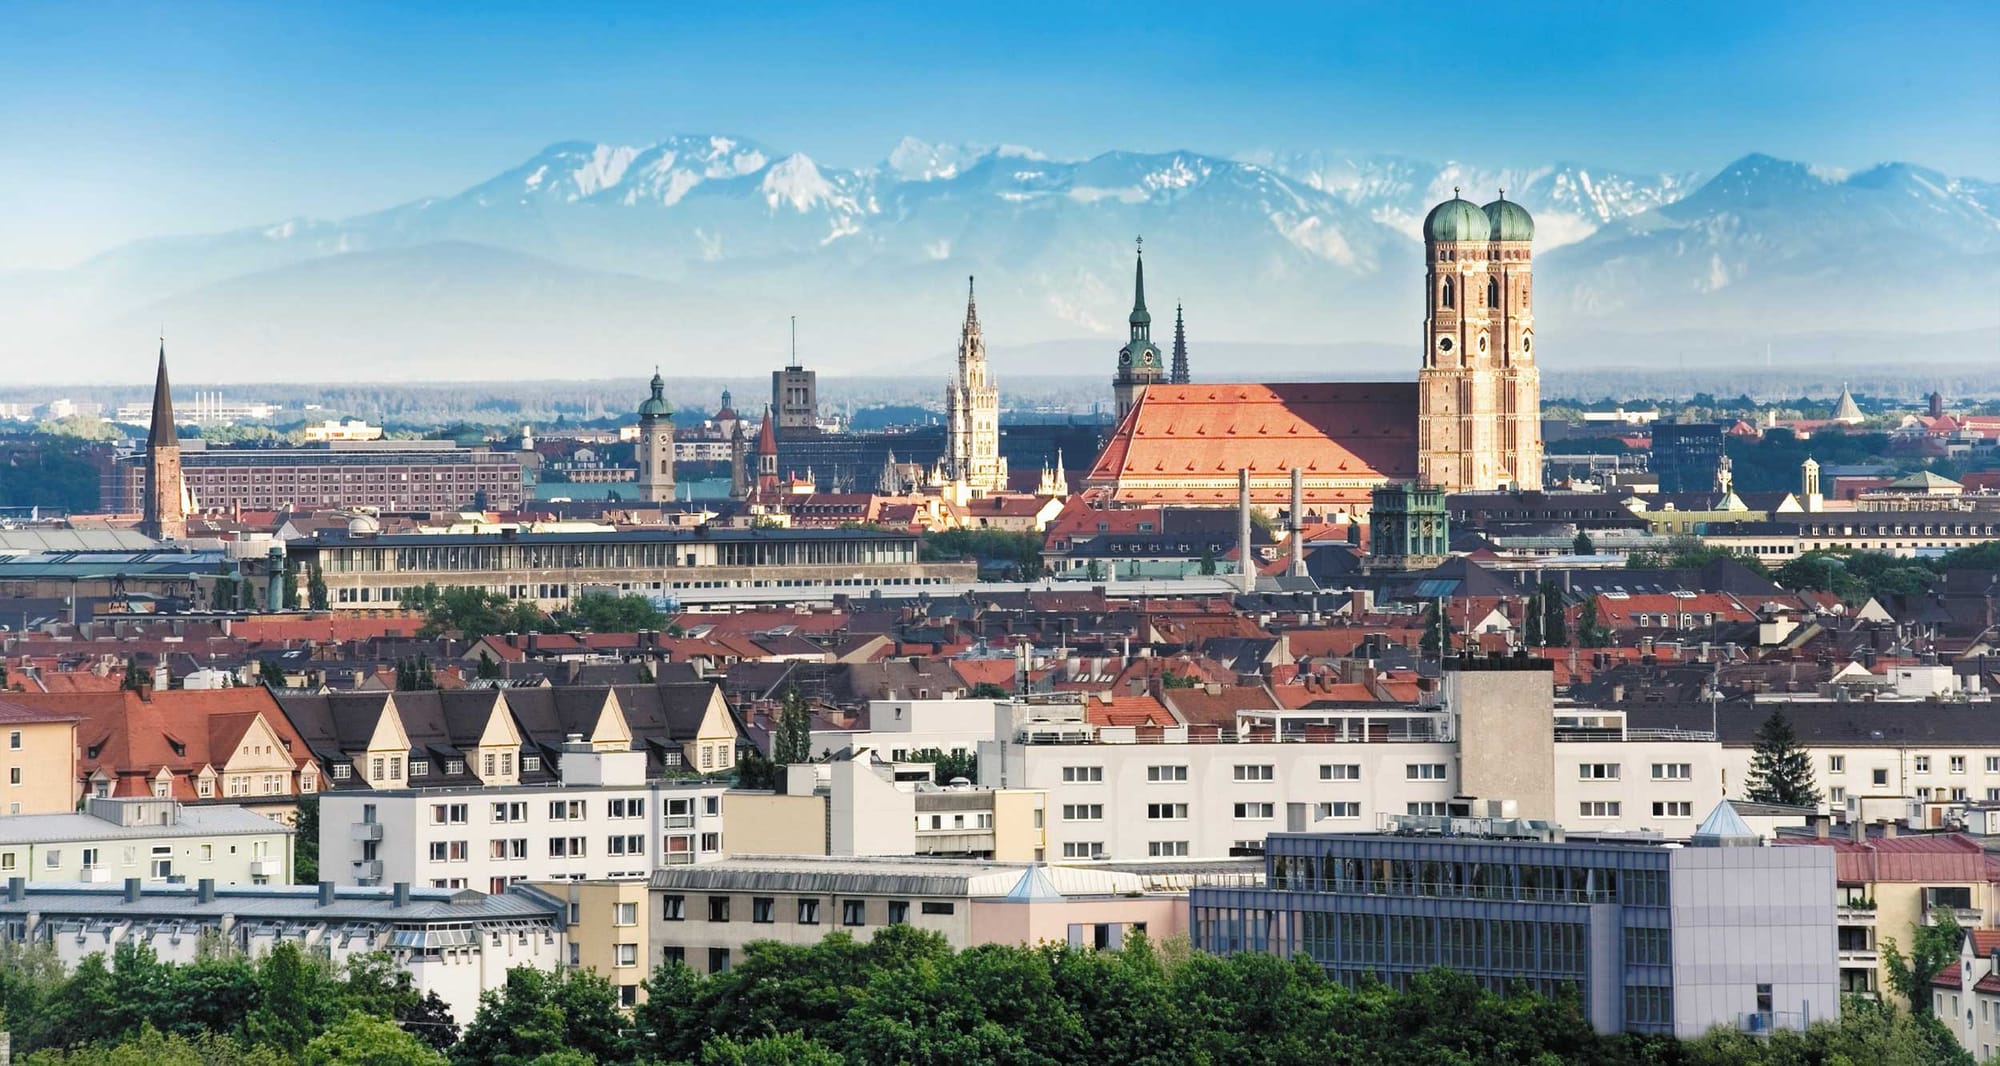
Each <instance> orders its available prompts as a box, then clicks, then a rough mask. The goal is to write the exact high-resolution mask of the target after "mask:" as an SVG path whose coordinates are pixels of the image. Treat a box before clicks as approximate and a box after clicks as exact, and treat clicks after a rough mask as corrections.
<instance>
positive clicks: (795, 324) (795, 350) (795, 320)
mask: <svg viewBox="0 0 2000 1066" xmlns="http://www.w3.org/2000/svg"><path fill="white" fill-rule="evenodd" d="M792 365H793V366H797V365H799V316H797V315H793V316H792Z"/></svg>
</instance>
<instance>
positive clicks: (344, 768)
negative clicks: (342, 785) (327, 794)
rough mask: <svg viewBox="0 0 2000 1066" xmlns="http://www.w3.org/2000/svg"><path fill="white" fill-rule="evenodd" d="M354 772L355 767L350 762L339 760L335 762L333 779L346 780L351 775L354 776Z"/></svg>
mask: <svg viewBox="0 0 2000 1066" xmlns="http://www.w3.org/2000/svg"><path fill="white" fill-rule="evenodd" d="M353 774H354V767H353V766H352V765H349V764H348V763H344V762H338V763H334V764H333V779H334V780H335V781H345V780H347V779H348V778H349V777H351V776H353Z"/></svg>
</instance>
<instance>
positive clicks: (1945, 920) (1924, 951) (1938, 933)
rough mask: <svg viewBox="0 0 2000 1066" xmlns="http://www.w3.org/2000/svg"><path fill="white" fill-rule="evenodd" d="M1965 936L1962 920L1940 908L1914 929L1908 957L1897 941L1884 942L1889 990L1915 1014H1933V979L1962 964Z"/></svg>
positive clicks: (1883, 963) (1892, 938)
mask: <svg viewBox="0 0 2000 1066" xmlns="http://www.w3.org/2000/svg"><path fill="white" fill-rule="evenodd" d="M1964 936H1965V934H1964V932H1963V931H1962V930H1960V928H1959V925H1958V916H1957V915H1956V914H1954V913H1953V912H1952V910H1951V908H1949V907H1939V908H1937V909H1936V910H1935V911H1933V912H1931V916H1930V922H1929V923H1928V924H1925V923H1923V922H1918V923H1916V924H1915V925H1912V926H1911V927H1910V953H1909V954H1908V955H1905V954H1903V949H1902V947H1901V946H1900V945H1898V944H1897V943H1896V938H1894V937H1884V938H1883V940H1882V968H1883V969H1884V970H1886V971H1888V975H1889V988H1890V989H1891V990H1893V991H1894V992H1895V993H1896V994H1897V995H1899V996H1902V997H1903V998H1904V999H1906V1000H1908V1001H1909V1004H1910V1010H1911V1011H1912V1012H1913V1013H1916V1014H1929V1013H1930V1012H1931V978H1933V977H1936V976H1937V975H1938V974H1939V973H1941V972H1943V970H1944V968H1945V967H1947V966H1950V965H1951V964H1952V963H1954V962H1957V961H1958V956H1959V944H1960V942H1961V941H1962V940H1963V939H1964Z"/></svg>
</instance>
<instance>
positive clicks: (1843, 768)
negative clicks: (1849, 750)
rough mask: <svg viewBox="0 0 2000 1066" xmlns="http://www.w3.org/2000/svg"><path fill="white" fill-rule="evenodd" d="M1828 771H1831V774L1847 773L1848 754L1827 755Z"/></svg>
mask: <svg viewBox="0 0 2000 1066" xmlns="http://www.w3.org/2000/svg"><path fill="white" fill-rule="evenodd" d="M1826 772H1827V773H1830V774H1844V773H1846V772H1847V756H1845V755H1829V756H1827V757H1826Z"/></svg>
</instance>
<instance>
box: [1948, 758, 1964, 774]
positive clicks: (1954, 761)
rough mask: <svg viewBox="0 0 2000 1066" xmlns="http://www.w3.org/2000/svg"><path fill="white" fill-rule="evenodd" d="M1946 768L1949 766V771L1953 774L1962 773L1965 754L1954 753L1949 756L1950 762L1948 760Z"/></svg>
mask: <svg viewBox="0 0 2000 1066" xmlns="http://www.w3.org/2000/svg"><path fill="white" fill-rule="evenodd" d="M1948 768H1949V769H1950V770H1951V772H1952V773H1955V774H1962V773H1964V772H1965V756H1963V755H1954V756H1952V757H1951V762H1950V763H1949V764H1948Z"/></svg>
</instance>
